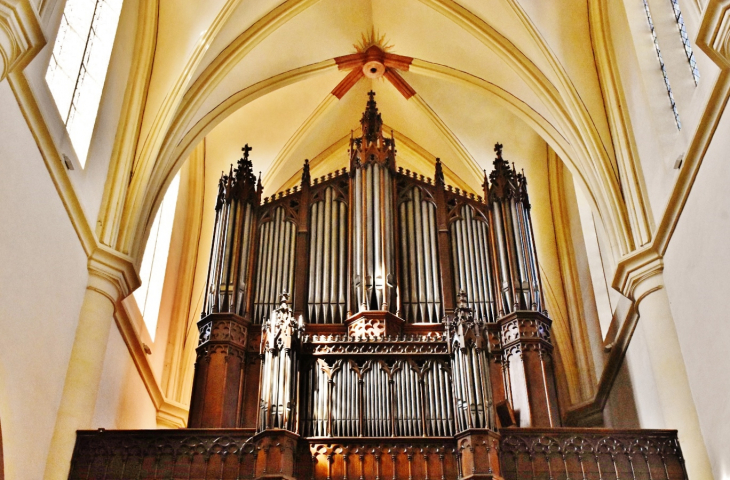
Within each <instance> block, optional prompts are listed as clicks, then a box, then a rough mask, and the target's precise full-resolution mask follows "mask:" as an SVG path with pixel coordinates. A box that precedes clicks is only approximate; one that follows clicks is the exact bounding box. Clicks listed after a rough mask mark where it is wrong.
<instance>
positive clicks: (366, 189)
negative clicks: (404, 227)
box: [350, 92, 398, 313]
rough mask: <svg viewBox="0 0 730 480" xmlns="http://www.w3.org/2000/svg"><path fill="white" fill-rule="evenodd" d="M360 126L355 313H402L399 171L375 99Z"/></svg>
mask: <svg viewBox="0 0 730 480" xmlns="http://www.w3.org/2000/svg"><path fill="white" fill-rule="evenodd" d="M369 95H370V100H369V101H368V105H367V108H366V110H365V112H364V113H363V116H362V119H361V121H360V123H361V126H362V136H361V137H359V138H352V139H350V178H351V183H352V184H353V185H354V188H353V192H354V194H353V200H352V203H353V205H352V208H353V209H354V211H355V215H354V216H355V224H354V228H353V236H352V244H353V248H352V250H353V253H352V258H351V265H352V270H353V277H352V289H353V290H352V295H353V300H352V304H351V305H350V308H351V310H352V313H356V312H359V311H364V310H388V311H390V312H393V313H395V312H396V311H397V308H398V305H397V303H398V299H397V282H396V278H397V270H396V262H395V257H394V256H393V255H392V252H393V251H394V249H395V248H396V245H395V235H394V233H393V228H394V223H393V222H394V219H395V215H394V213H393V209H394V203H393V188H394V186H393V171H394V168H395V141H394V140H393V139H392V138H385V137H384V136H383V131H382V127H383V121H382V119H381V118H380V113H378V108H377V106H376V104H375V99H374V96H375V93H374V92H370V93H369Z"/></svg>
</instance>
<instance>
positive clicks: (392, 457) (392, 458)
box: [388, 448, 398, 480]
mask: <svg viewBox="0 0 730 480" xmlns="http://www.w3.org/2000/svg"><path fill="white" fill-rule="evenodd" d="M388 452H389V453H390V459H391V461H392V462H393V480H395V475H396V472H397V469H396V467H395V458H396V457H397V456H398V452H397V451H396V449H395V448H391V449H390V450H388Z"/></svg>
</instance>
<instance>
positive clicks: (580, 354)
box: [543, 147, 597, 401]
mask: <svg viewBox="0 0 730 480" xmlns="http://www.w3.org/2000/svg"><path fill="white" fill-rule="evenodd" d="M547 157H548V161H547V170H548V185H549V192H550V211H551V214H552V220H553V229H554V233H555V246H556V248H557V253H558V263H559V270H560V279H561V281H562V284H563V288H562V295H560V297H562V298H558V294H559V292H560V291H559V290H558V288H555V290H553V288H549V289H548V290H547V291H548V292H551V293H552V295H553V296H554V297H556V298H555V302H556V303H558V304H560V303H563V302H564V305H565V310H566V311H565V313H563V309H562V308H557V309H550V311H551V312H552V314H551V318H552V319H553V332H554V334H555V343H556V344H557V345H558V349H559V351H560V355H561V358H562V360H563V370H565V373H566V377H567V380H568V382H567V383H568V391H569V394H570V396H571V401H575V400H576V399H578V398H580V399H583V400H585V399H588V398H590V397H591V396H592V395H593V394H594V393H595V389H594V388H595V383H596V381H597V379H596V374H595V368H594V365H593V358H592V356H591V351H590V340H589V338H588V332H587V330H586V329H587V327H586V322H585V313H584V305H583V297H582V289H581V285H580V277H579V274H578V268H577V266H576V258H575V255H576V253H575V249H574V248H573V239H572V235H571V230H570V217H569V215H568V206H567V204H566V198H565V172H564V170H563V168H565V167H564V166H563V164H562V162H561V161H560V159H559V158H558V157H557V155H556V154H555V151H554V150H553V149H552V148H550V147H548V152H547ZM573 197H574V196H573ZM543 278H546V275H545V274H543ZM561 301H562V302H561ZM553 308H554V307H553Z"/></svg>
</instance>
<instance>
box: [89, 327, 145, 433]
mask: <svg viewBox="0 0 730 480" xmlns="http://www.w3.org/2000/svg"><path fill="white" fill-rule="evenodd" d="M90 428H92V429H97V428H106V429H137V428H140V429H149V428H157V409H156V408H155V405H154V404H153V403H152V400H151V399H150V396H149V394H148V393H147V391H146V388H145V385H144V382H143V381H142V379H141V378H140V376H139V372H137V368H136V367H135V365H134V361H133V360H132V357H131V356H130V355H129V349H128V348H127V345H126V344H125V343H124V339H123V338H122V336H121V334H120V333H119V330H118V329H116V328H112V329H111V331H110V333H109V341H108V344H107V350H106V356H105V358H104V370H103V371H102V374H101V383H100V384H99V393H98V397H97V400H96V408H95V409H94V417H93V420H92V424H91V426H90Z"/></svg>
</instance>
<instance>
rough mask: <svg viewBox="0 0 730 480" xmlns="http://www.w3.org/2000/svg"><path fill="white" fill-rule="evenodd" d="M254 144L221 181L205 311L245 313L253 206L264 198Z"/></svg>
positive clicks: (245, 148) (253, 220)
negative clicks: (255, 169) (255, 166)
mask: <svg viewBox="0 0 730 480" xmlns="http://www.w3.org/2000/svg"><path fill="white" fill-rule="evenodd" d="M251 150H252V149H251V147H249V146H248V144H247V145H246V146H245V147H244V148H243V152H244V154H243V157H242V158H241V159H240V160H239V161H238V165H237V166H236V168H235V170H234V169H233V166H231V169H230V171H229V173H228V174H227V175H225V174H223V175H221V178H220V181H219V182H218V197H217V199H216V206H215V222H214V226H213V245H212V247H211V255H210V262H209V266H208V281H207V287H206V289H207V290H206V291H207V295H206V296H205V301H204V304H203V312H202V313H203V315H207V314H211V313H219V312H227V313H235V314H236V315H240V316H244V314H245V309H246V305H245V301H246V294H247V289H248V283H249V280H248V276H249V269H250V266H249V264H250V260H251V255H250V251H251V240H252V236H253V231H254V225H255V223H256V219H255V215H254V210H255V208H256V207H257V206H258V204H259V202H260V199H261V190H262V187H261V182H260V180H259V182H258V184H257V181H256V177H255V176H254V174H253V171H252V163H251V160H250V159H249V152H250V151H251Z"/></svg>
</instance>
